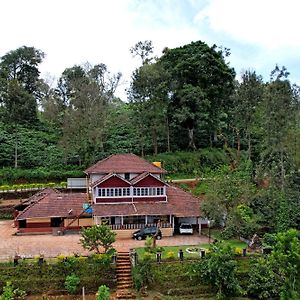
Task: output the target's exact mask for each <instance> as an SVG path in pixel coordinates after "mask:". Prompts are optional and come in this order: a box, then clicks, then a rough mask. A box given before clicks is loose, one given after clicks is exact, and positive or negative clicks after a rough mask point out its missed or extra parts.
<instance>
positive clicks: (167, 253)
mask: <svg viewBox="0 0 300 300" xmlns="http://www.w3.org/2000/svg"><path fill="white" fill-rule="evenodd" d="M225 243H226V244H229V245H230V246H232V247H233V248H240V249H243V248H246V247H247V244H246V243H244V242H241V241H239V240H227V241H225ZM209 246H210V245H209V244H197V245H185V246H165V247H162V248H163V251H162V259H168V258H171V256H172V255H171V253H170V252H173V253H174V257H175V259H177V258H178V252H179V250H180V249H181V250H182V251H183V253H184V254H183V255H184V258H191V259H192V258H197V257H199V252H200V249H201V248H202V249H208V248H209ZM188 248H189V249H193V248H197V252H194V253H189V252H188V251H186V249H188ZM136 252H137V254H138V256H139V257H140V258H142V259H143V258H144V256H145V252H147V251H146V250H145V248H144V247H142V248H136ZM151 258H152V259H154V260H155V259H156V256H155V253H151Z"/></svg>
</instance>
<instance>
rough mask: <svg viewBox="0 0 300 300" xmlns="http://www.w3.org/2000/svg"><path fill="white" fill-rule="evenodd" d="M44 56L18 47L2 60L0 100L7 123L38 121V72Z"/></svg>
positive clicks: (32, 48)
mask: <svg viewBox="0 0 300 300" xmlns="http://www.w3.org/2000/svg"><path fill="white" fill-rule="evenodd" d="M43 58H44V53H43V52H42V51H40V50H37V49H35V48H34V47H26V46H23V47H20V48H18V49H16V50H13V51H10V52H9V53H7V54H6V55H4V56H2V57H1V62H0V77H1V81H0V83H1V93H0V95H1V99H0V101H1V102H2V104H3V106H4V119H5V121H7V122H13V123H18V124H19V123H21V124H26V123H27V124H32V123H35V122H36V121H37V94H38V81H39V74H40V72H39V70H38V65H39V64H40V63H41V62H42V59H43Z"/></svg>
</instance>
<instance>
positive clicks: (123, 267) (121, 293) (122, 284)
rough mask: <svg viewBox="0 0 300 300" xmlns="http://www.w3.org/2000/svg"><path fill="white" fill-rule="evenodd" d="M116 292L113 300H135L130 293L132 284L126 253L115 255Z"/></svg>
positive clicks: (132, 293) (133, 295) (129, 263)
mask: <svg viewBox="0 0 300 300" xmlns="http://www.w3.org/2000/svg"><path fill="white" fill-rule="evenodd" d="M116 273H117V291H116V294H115V299H119V300H122V299H123V300H132V299H136V295H135V293H134V291H132V290H131V289H132V287H133V282H132V275H131V261H130V257H129V253H128V252H119V253H118V255H117V265H116Z"/></svg>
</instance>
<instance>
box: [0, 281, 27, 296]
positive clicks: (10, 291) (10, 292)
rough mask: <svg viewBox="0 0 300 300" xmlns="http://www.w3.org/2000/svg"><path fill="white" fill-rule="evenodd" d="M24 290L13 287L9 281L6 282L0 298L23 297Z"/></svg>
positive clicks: (24, 294)
mask: <svg viewBox="0 0 300 300" xmlns="http://www.w3.org/2000/svg"><path fill="white" fill-rule="evenodd" d="M25 297H26V292H25V291H23V290H21V289H15V288H14V287H13V285H12V283H11V282H9V281H8V282H6V285H5V286H4V287H3V293H2V295H0V300H13V299H16V298H18V299H25Z"/></svg>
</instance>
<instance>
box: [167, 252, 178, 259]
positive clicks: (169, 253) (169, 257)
mask: <svg viewBox="0 0 300 300" xmlns="http://www.w3.org/2000/svg"><path fill="white" fill-rule="evenodd" d="M166 256H167V258H168V259H175V257H176V256H175V253H174V252H173V251H169V252H167V254H166Z"/></svg>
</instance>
